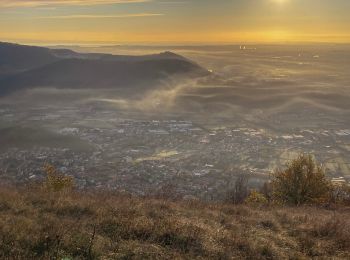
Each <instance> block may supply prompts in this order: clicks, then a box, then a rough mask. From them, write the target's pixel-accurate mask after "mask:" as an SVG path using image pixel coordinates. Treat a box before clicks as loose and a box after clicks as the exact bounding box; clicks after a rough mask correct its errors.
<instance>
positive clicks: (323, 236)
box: [0, 188, 350, 259]
mask: <svg viewBox="0 0 350 260" xmlns="http://www.w3.org/2000/svg"><path fill="white" fill-rule="evenodd" d="M349 217H350V212H349V211H346V210H343V211H330V210H325V209H316V208H260V209H258V208H252V207H247V206H232V205H223V204H204V203H202V202H193V201H179V202H171V201H165V200H162V199H142V198H135V197H130V196H126V195H117V194H111V193H103V192H96V193H74V192H73V193H70V192H68V193H66V194H59V193H49V192H47V191H43V190H41V189H37V188H35V189H17V190H16V189H10V188H1V189H0V239H1V243H0V258H2V259H7V258H9V259H14V258H16V259H48V258H60V259H61V258H64V259H73V258H76V259H195V258H197V259H208V258H210V259H309V258H312V257H316V258H322V259H330V258H332V259H349V257H350V222H349V221H350V220H349V219H350V218H349Z"/></svg>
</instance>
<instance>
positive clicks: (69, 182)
mask: <svg viewBox="0 0 350 260" xmlns="http://www.w3.org/2000/svg"><path fill="white" fill-rule="evenodd" d="M44 171H45V173H46V174H47V176H46V181H45V182H44V187H45V188H46V189H47V190H50V191H55V192H58V191H64V190H70V189H72V188H73V186H74V180H73V178H72V177H70V176H65V175H63V174H61V173H60V172H59V171H58V170H57V169H56V168H55V167H54V166H53V165H51V164H47V163H46V164H45V165H44Z"/></svg>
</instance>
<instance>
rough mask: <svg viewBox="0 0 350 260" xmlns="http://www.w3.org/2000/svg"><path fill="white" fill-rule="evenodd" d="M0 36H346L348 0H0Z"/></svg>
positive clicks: (158, 39) (83, 39)
mask: <svg viewBox="0 0 350 260" xmlns="http://www.w3.org/2000/svg"><path fill="white" fill-rule="evenodd" d="M0 41H15V42H21V43H43V44H49V43H50V44H55V43H72V44H74V43H80V44H81V43H106V44H110V43H155V44H163V43H167V44H168V43H172V44H174V43H175V44H181V43H194V44H197V43H202V44H207V43H240V42H304V41H307V42H350V0H187V1H186V0H0Z"/></svg>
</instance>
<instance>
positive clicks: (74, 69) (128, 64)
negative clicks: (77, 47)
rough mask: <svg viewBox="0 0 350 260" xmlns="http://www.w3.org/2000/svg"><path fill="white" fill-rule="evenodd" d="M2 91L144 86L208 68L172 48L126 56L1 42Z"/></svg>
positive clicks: (200, 74)
mask: <svg viewBox="0 0 350 260" xmlns="http://www.w3.org/2000/svg"><path fill="white" fill-rule="evenodd" d="M0 57H1V60H0V95H6V94H9V93H12V92H14V91H18V90H24V89H28V88H34V87H55V88H97V89H101V88H128V87H134V88H144V87H148V88H151V87H154V86H156V85H157V84H160V83H161V82H162V81H165V80H168V79H170V78H174V77H179V76H181V77H199V76H204V75H207V74H208V71H207V70H205V69H203V68H202V67H200V66H199V65H197V64H195V63H194V62H192V61H190V60H188V59H186V58H184V57H182V56H180V55H177V54H174V53H171V52H163V53H160V54H154V55H144V56H126V55H110V54H103V53H91V54H84V53H76V52H73V51H71V50H65V49H48V48H42V47H32V46H23V45H15V44H9V43H0Z"/></svg>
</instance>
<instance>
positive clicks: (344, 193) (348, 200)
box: [330, 184, 350, 206]
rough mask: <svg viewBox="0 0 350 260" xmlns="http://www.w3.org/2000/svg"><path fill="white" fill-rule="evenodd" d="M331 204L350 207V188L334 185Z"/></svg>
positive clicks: (343, 185) (344, 185)
mask: <svg viewBox="0 0 350 260" xmlns="http://www.w3.org/2000/svg"><path fill="white" fill-rule="evenodd" d="M330 202H331V203H334V204H340V205H347V206H350V186H349V185H346V184H333V185H332V187H331V193H330Z"/></svg>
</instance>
